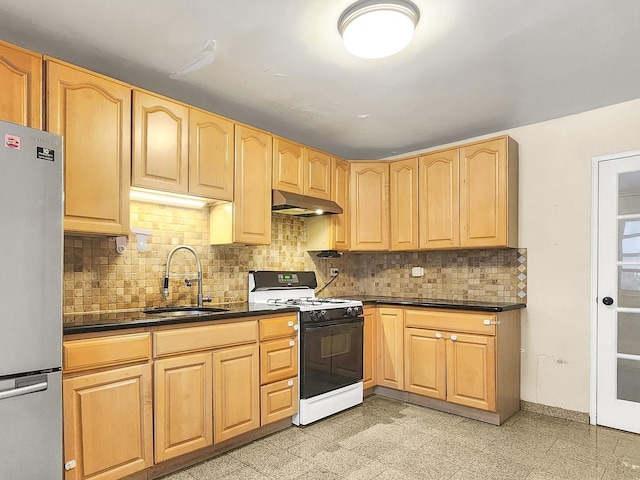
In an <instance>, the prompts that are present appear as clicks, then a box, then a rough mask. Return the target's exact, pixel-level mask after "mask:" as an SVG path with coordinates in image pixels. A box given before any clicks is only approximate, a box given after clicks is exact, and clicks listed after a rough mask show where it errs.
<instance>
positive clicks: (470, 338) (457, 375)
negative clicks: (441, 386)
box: [446, 334, 496, 412]
mask: <svg viewBox="0 0 640 480" xmlns="http://www.w3.org/2000/svg"><path fill="white" fill-rule="evenodd" d="M446 348H447V401H449V402H451V403H458V404H460V405H466V406H468V407H474V408H479V409H481V410H488V411H490V412H495V410H496V351H495V337H485V336H481V335H466V334H448V339H447V347H446Z"/></svg>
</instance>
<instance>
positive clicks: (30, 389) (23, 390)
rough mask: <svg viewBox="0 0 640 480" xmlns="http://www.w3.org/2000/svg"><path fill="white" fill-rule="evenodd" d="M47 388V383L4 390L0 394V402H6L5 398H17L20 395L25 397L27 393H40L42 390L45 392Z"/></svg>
mask: <svg viewBox="0 0 640 480" xmlns="http://www.w3.org/2000/svg"><path fill="white" fill-rule="evenodd" d="M48 386H49V384H48V382H40V383H34V384H33V385H27V386H26V387H19V388H13V389H11V390H4V391H2V392H0V400H6V399H7V398H13V397H18V396H20V395H27V394H29V393H36V392H42V391H43V390H46V389H47V387H48Z"/></svg>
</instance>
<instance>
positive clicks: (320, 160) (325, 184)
mask: <svg viewBox="0 0 640 480" xmlns="http://www.w3.org/2000/svg"><path fill="white" fill-rule="evenodd" d="M305 157H306V158H305V168H306V174H305V185H304V193H305V195H309V196H311V197H315V198H324V199H325V200H330V199H331V156H330V155H329V154H327V153H324V152H319V151H318V150H313V149H311V148H305Z"/></svg>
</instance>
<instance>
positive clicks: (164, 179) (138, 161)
mask: <svg viewBox="0 0 640 480" xmlns="http://www.w3.org/2000/svg"><path fill="white" fill-rule="evenodd" d="M188 122H189V108H188V107H186V106H184V105H181V104H178V103H175V102H172V101H171V100H169V99H165V98H161V97H158V96H156V95H152V94H150V93H146V92H141V91H139V90H134V91H133V131H134V134H133V176H132V182H131V183H132V184H133V185H135V186H137V187H146V188H153V189H157V190H166V191H169V192H175V193H187V192H188V176H187V175H188V168H189V164H188V161H189V159H188V140H189V137H188Z"/></svg>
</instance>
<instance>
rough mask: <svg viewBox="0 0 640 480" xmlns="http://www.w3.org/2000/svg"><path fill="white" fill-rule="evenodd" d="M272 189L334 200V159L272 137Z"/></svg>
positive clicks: (325, 154) (322, 153)
mask: <svg viewBox="0 0 640 480" xmlns="http://www.w3.org/2000/svg"><path fill="white" fill-rule="evenodd" d="M273 188H274V189H276V190H284V191H285V192H292V193H297V194H299V195H309V196H310V197H315V198H324V199H326V200H330V199H331V156H330V155H329V154H327V153H324V152H320V151H318V150H313V149H311V148H307V147H304V146H302V145H300V144H298V143H295V142H291V141H289V140H286V139H284V138H280V137H273Z"/></svg>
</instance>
